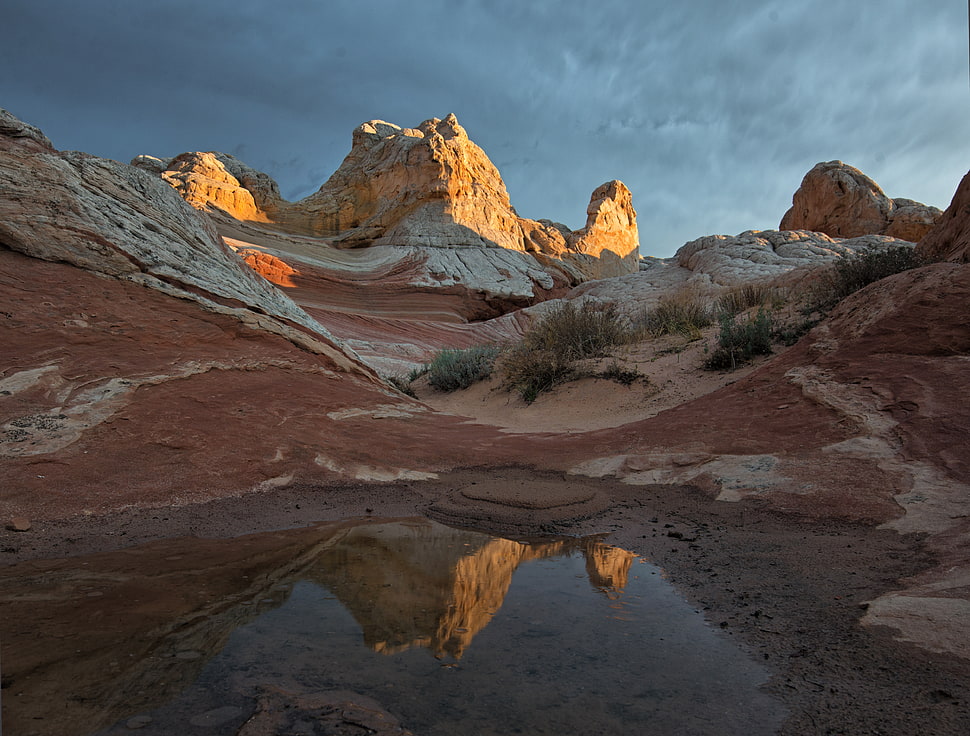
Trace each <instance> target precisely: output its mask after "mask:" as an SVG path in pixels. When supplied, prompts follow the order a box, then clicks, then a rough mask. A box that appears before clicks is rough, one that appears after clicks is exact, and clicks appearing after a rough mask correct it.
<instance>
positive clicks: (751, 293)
mask: <svg viewBox="0 0 970 736" xmlns="http://www.w3.org/2000/svg"><path fill="white" fill-rule="evenodd" d="M786 297H787V294H786V293H785V292H784V291H783V290H782V289H779V288H778V287H775V286H768V285H767V284H741V285H740V286H735V287H733V288H730V289H728V290H727V291H725V292H724V293H723V294H721V295H720V296H719V297H718V299H717V306H716V310H717V313H718V314H719V315H723V314H727V315H732V316H733V315H737V314H741V313H742V312H746V311H748V310H749V309H753V308H754V307H758V308H759V309H760V308H768V307H771V308H773V309H777V308H778V307H779V306H781V305H782V304H783V303H784V302H785V300H786Z"/></svg>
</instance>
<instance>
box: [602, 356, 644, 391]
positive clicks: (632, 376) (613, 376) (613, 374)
mask: <svg viewBox="0 0 970 736" xmlns="http://www.w3.org/2000/svg"><path fill="white" fill-rule="evenodd" d="M599 375H600V377H601V378H606V379H608V380H610V381H616V382H617V383H621V384H623V385H624V386H632V385H633V384H634V383H636V382H637V381H639V380H640V379H641V378H642V379H646V376H644V375H643V374H642V373H641V372H640V371H638V370H636V369H635V368H633V369H631V368H624V367H623V366H622V365H620V364H619V363H618V362H617V361H615V360H614V361H611V362H610V364H609V365H608V366H606V369H605V370H604V371H603V372H602V373H600V374H599Z"/></svg>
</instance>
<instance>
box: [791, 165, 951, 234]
mask: <svg viewBox="0 0 970 736" xmlns="http://www.w3.org/2000/svg"><path fill="white" fill-rule="evenodd" d="M941 214H942V213H941V211H940V210H939V209H938V208H936V207H931V206H929V205H925V204H921V203H920V202H914V201H913V200H911V199H891V198H889V197H887V196H886V194H885V192H883V190H882V189H881V188H880V187H879V185H878V184H876V182H874V181H873V180H872V179H870V178H869V177H868V176H866V175H865V174H863V173H862V172H861V171H859V169H856V168H854V167H852V166H849V165H848V164H845V163H843V162H841V161H827V162H822V163H818V164H816V165H815V166H814V167H813V168H812V170H811V171H809V172H808V173H807V174H806V175H805V178H804V179H802V184H801V186H800V187H799V188H798V190H797V191H796V192H795V194H794V196H793V197H792V206H791V209H789V210H788V212H786V213H785V216H784V217H783V218H782V220H781V225H780V226H779V229H780V230H813V231H816V232H821V233H825V234H827V235H831V236H832V237H834V238H855V237H858V236H860V235H887V236H889V237H892V238H899V239H900V240H908V241H910V242H914V243H915V242H918V241H919V240H920V239H921V238H922V237H923V236H924V235H926V234H927V233H928V232H929V231H930V230H931V229H932V227H933V225H934V224H935V223H936V222H937V221H938V220H939V218H940V216H941Z"/></svg>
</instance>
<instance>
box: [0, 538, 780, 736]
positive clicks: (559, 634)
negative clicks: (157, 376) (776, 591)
mask: <svg viewBox="0 0 970 736" xmlns="http://www.w3.org/2000/svg"><path fill="white" fill-rule="evenodd" d="M635 562H637V560H636V558H635V556H634V555H633V554H632V553H630V552H627V551H624V550H620V549H617V548H615V547H610V546H607V545H604V544H602V543H601V542H599V541H597V540H595V539H568V540H556V541H543V542H534V543H528V544H526V543H522V542H516V541H511V540H507V539H499V538H495V537H491V536H488V535H485V534H479V533H475V532H468V531H460V530H455V529H451V528H448V527H444V526H441V525H439V524H435V523H433V522H430V521H428V520H425V519H406V520H401V521H396V522H380V521H379V520H369V521H366V522H361V521H356V522H346V523H332V524H324V525H320V526H318V527H314V528H310V529H299V530H290V531H286V532H275V533H267V534H258V535H251V536H249V537H243V538H240V539H235V540H200V539H181V540H166V541H163V542H158V543H154V544H150V545H145V546H143V547H139V548H133V549H130V550H123V551H120V552H114V553H110V554H103V555H95V556H91V557H88V558H79V559H70V560H57V561H43V562H34V563H25V564H22V565H17V566H14V567H10V568H6V569H4V570H2V571H0V635H2V639H0V642H2V647H3V651H2V661H3V668H4V669H3V680H4V691H3V710H4V713H3V715H4V725H6V726H7V728H8V730H9V732H11V733H18V734H59V735H63V736H70V735H71V734H78V735H81V734H90V733H93V732H95V731H98V729H105V728H107V730H106V731H103V733H106V734H108V733H110V734H115V733H118V734H120V733H128V732H129V725H126V724H128V719H130V718H132V717H136V716H137V718H138V719H139V720H137V721H134V722H132V724H133V725H138V727H139V729H140V730H139V733H141V734H167V733H173V732H178V733H180V734H183V735H184V736H191V735H192V734H196V733H198V734H202V733H207V734H211V733H220V734H221V733H226V734H236V733H237V732H238V733H240V734H244V733H247V734H248V733H262V732H263V731H260V730H259V729H260V728H263V726H259V725H258V724H260V723H269V722H270V721H272V722H273V723H277V724H278V725H277V726H275V727H274V728H282V726H280V725H279V724H280V723H282V721H279V717H282V716H280V714H281V713H286V714H289V715H288V717H290V718H296V717H297V716H295V715H294V714H300V713H302V714H303V715H302V716H300V718H303V721H301V723H302V722H304V721H305V722H306V723H309V724H311V725H312V724H313V723H316V724H317V726H316V727H315V728H320V729H322V728H323V726H322V725H320V724H321V723H323V721H322V720H321V719H324V718H325V717H329V716H327V714H328V713H330V714H331V715H332V713H334V712H337V711H339V710H340V709H339V708H336V706H332V705H325V704H324V703H325V702H326V703H329V702H330V700H332V699H333V698H334V697H337V696H338V695H339V696H340V698H345V696H348V692H349V693H350V694H351V695H352V696H353V699H354V703H355V705H354V706H353V707H356V708H358V712H359V713H361V714H365V713H367V714H371V715H370V716H369V717H372V721H371V722H370V723H371V726H370V727H371V730H376V729H377V726H376V725H374V723H375V722H373V717H375V716H374V713H375V712H376V711H375V708H379V707H380V706H378V705H377V703H379V704H382V705H383V707H385V708H387V709H389V710H390V711H391V712H392V713H394V714H395V715H396V716H397V717H399V718H400V719H401V720H402V722H403V724H404V725H405V726H406V727H409V728H412V729H413V730H415V731H416V732H419V733H427V734H433V733H510V732H515V731H519V732H523V733H536V734H538V733H561V734H565V733H599V732H603V733H606V732H615V731H617V730H629V729H631V728H633V729H634V730H637V729H638V727H637V725H636V724H652V725H651V726H650V728H646V726H645V725H644V727H643V728H639V730H641V731H642V732H651V730H653V732H660V731H663V730H667V729H680V730H687V731H689V732H693V733H718V734H722V733H723V734H728V733H742V732H743V733H745V734H755V733H771V732H772V731H773V724H777V723H778V722H779V721H780V714H781V711H780V709H779V708H778V706H777V705H776V704H774V703H773V701H771V700H770V699H768V698H767V697H766V696H764V695H762V694H760V693H758V692H757V690H756V687H757V684H758V683H759V682H760V681H763V679H764V673H763V672H762V671H761V670H760V669H758V668H757V667H755V666H754V665H752V664H751V663H750V662H748V661H747V660H746V659H745V658H744V657H743V656H741V654H740V653H739V652H737V651H735V650H734V648H733V647H731V646H730V645H729V644H728V643H727V642H725V641H724V640H723V639H722V638H720V637H717V636H715V635H714V634H713V632H711V631H710V629H708V628H707V627H706V626H705V625H704V623H703V621H702V619H701V618H700V616H699V615H697V614H695V613H694V612H692V611H690V610H689V608H688V607H687V605H686V604H685V603H684V602H683V601H682V600H681V599H680V598H679V597H678V596H677V595H676V594H675V593H674V591H672V589H670V588H669V586H667V585H666V583H663V582H662V581H660V580H659V578H660V576H659V575H656V574H655V573H656V570H655V569H653V568H650V567H649V566H648V565H645V564H643V561H642V560H641V561H639V564H637V566H636V568H635V567H634V563H635ZM634 569H636V570H637V571H638V572H639V574H634V573H633V572H632V571H633V570H634ZM500 608H501V612H499V609H500ZM361 635H362V636H363V642H364V644H365V645H366V647H367V649H365V648H361V646H360V641H361ZM473 639H474V640H475V641H474V643H473V641H472V640H473ZM421 649H428V650H430V652H431V653H432V654H433V655H434V658H432V657H429V656H427V654H426V653H424V652H422V651H420V650H421ZM409 650H411V651H409ZM389 655H394V656H389ZM438 660H441V661H438ZM442 664H445V665H447V666H446V667H442ZM331 694H333V695H331ZM361 694H362V695H363V696H365V697H369V698H372V699H375V701H368V702H369V703H371V705H366V706H363V705H361V700H360V697H361ZM418 694H420V695H418ZM328 698H330V700H328ZM739 702H741V703H743V709H742V710H741V711H738V707H737V703H739ZM267 703H275V704H276V705H275V706H273V707H274V708H276V711H273V712H270V711H271V710H272V709H271V708H270V706H269V705H267ZM311 705H312V706H313V708H311V707H310V706H311ZM340 707H341V708H343V709H344V711H347V709H348V708H350V707H351V706H348V705H347V703H342V705H341V706H340ZM301 708H303V709H308V710H306V712H304V711H301ZM267 709H270V710H267ZM348 712H349V711H348ZM732 713H733V715H732ZM752 714H754V715H756V716H757V718H758V719H759V721H758V723H757V724H754V725H752V723H751V720H750V717H751V716H752ZM360 717H363V715H361V716H360ZM265 718H269V719H270V721H264V720H261V719H265ZM273 718H277V720H275V721H274V720H272V719H273ZM591 719H592V720H591ZM594 722H595V726H596V727H595V728H594V727H593V724H594ZM244 723H247V725H246V727H245V728H244V729H243V730H242V731H240V730H239V729H240V728H241V727H242V726H243V724H244ZM111 724H115V725H114V726H112V725H111ZM254 724H256V725H254ZM297 725H298V724H297ZM293 728H296V726H293ZM308 728H309V726H308ZM657 728H659V729H660V731H657V730H656V729H657ZM247 729H248V730H247ZM266 732H272V731H271V730H270V731H266ZM306 732H307V733H315V732H317V731H314V730H310V731H306ZM319 732H320V733H323V732H324V731H323V730H320V731H319ZM326 732H328V733H329V732H330V731H326Z"/></svg>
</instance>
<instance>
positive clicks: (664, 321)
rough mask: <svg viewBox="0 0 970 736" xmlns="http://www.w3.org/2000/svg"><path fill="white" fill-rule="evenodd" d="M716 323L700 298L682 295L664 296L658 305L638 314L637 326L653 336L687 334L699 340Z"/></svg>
mask: <svg viewBox="0 0 970 736" xmlns="http://www.w3.org/2000/svg"><path fill="white" fill-rule="evenodd" d="M713 322H714V318H713V315H712V314H711V310H710V308H709V307H708V305H707V303H706V302H705V301H704V300H702V299H701V298H700V297H698V296H696V295H694V294H689V293H681V294H674V295H672V296H668V297H663V298H661V299H660V301H659V302H658V303H657V305H656V306H655V307H653V308H651V309H647V310H645V311H643V312H641V313H640V314H639V315H637V317H636V319H635V320H634V324H635V325H636V327H638V328H639V329H641V330H644V331H646V332H647V333H649V334H650V335H651V336H653V337H661V336H662V335H683V336H684V337H686V338H687V339H689V340H696V339H697V338H699V337H700V335H701V330H702V329H703V328H705V327H707V326H708V325H710V324H712V323H713Z"/></svg>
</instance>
